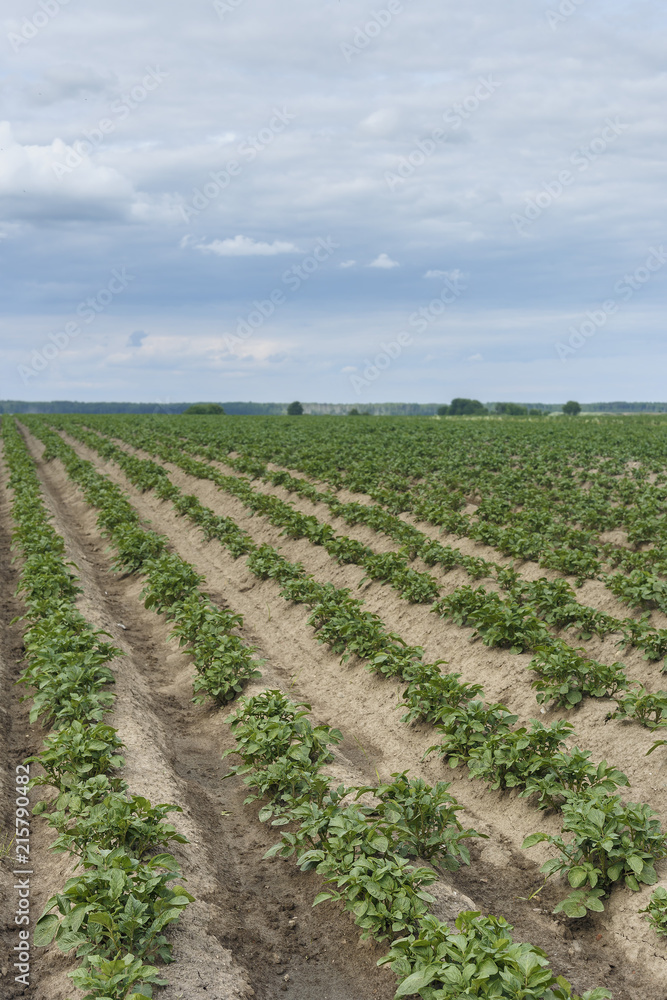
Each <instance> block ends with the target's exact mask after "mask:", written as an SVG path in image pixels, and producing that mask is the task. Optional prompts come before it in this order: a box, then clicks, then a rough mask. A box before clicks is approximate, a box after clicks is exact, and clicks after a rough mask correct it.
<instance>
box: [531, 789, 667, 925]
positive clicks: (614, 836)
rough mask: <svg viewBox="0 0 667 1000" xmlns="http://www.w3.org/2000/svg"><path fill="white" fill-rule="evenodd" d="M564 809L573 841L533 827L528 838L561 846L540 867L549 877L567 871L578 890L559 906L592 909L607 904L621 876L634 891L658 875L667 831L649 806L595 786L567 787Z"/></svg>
mask: <svg viewBox="0 0 667 1000" xmlns="http://www.w3.org/2000/svg"><path fill="white" fill-rule="evenodd" d="M562 812H563V832H564V833H569V834H571V839H570V840H569V841H566V840H565V839H564V837H563V836H562V835H560V834H559V835H558V836H549V835H548V834H546V833H533V834H531V835H530V836H529V837H526V839H525V840H524V843H523V846H524V849H525V848H529V847H533V846H534V845H535V844H538V843H541V842H542V841H546V842H547V843H548V844H550V845H551V846H552V847H555V848H556V850H557V851H558V854H559V856H558V857H556V858H554V859H552V860H551V861H547V862H546V864H544V865H543V866H542V869H541V870H542V872H544V874H545V875H547V876H548V877H551V876H552V875H554V874H556V873H563V874H565V875H567V878H568V881H569V883H570V886H571V887H572V889H573V890H574V892H572V893H571V894H570V895H569V896H568V897H566V898H565V899H564V900H562V902H560V903H559V904H558V906H557V907H556V909H555V910H554V912H556V913H557V912H560V911H561V910H562V911H563V912H564V913H566V914H567V916H569V917H583V916H585V915H586V911H587V910H602V909H603V908H604V907H603V904H602V901H601V898H600V897H602V896H604V895H606V894H607V893H608V892H609V891H610V889H611V888H612V886H613V885H614V883H616V882H618V881H619V880H621V879H623V881H624V882H625V885H626V886H627V887H628V888H629V889H632V890H634V891H635V892H636V891H638V889H639V885H640V883H643V884H645V885H653V884H654V883H655V882H656V881H657V875H656V872H655V862H656V861H657V860H659V859H660V858H662V857H664V856H665V855H666V854H667V846H666V845H667V837H666V836H665V834H664V833H663V832H662V830H661V828H660V823H659V822H658V820H657V819H656V818H655V814H654V813H653V811H652V810H651V809H650V808H649V806H647V805H643V804H637V803H628V804H624V803H623V802H622V801H621V798H620V796H618V795H608V794H605V793H604V792H603V791H602V790H601V789H599V788H592V789H589V790H587V791H586V792H585V793H572V792H568V793H566V795H565V801H564V803H563V805H562Z"/></svg>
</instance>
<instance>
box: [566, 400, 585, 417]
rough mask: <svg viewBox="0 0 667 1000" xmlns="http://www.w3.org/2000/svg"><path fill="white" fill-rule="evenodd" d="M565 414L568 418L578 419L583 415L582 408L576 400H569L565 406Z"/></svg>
mask: <svg viewBox="0 0 667 1000" xmlns="http://www.w3.org/2000/svg"><path fill="white" fill-rule="evenodd" d="M563 413H564V414H565V415H566V416H567V417H576V416H578V415H579V414H580V413H581V406H580V405H579V403H577V402H576V401H575V400H574V399H568V401H567V403H565V404H564V405H563Z"/></svg>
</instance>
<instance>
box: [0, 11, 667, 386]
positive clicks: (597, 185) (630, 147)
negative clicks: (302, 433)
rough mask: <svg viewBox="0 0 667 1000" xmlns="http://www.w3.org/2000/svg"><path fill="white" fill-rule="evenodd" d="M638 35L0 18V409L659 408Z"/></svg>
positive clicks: (658, 27) (586, 20) (655, 184)
mask: <svg viewBox="0 0 667 1000" xmlns="http://www.w3.org/2000/svg"><path fill="white" fill-rule="evenodd" d="M666 21H667V11H666V9H665V6H664V3H659V2H658V0H624V2H623V3H621V2H618V0H553V2H550V0H506V2H504V3H499V2H498V0H476V2H473V3H461V2H460V0H457V2H452V0H376V2H371V0H368V2H366V0H356V2H352V0H292V2H291V3H290V4H288V5H285V4H278V3H277V2H276V0H193V2H192V3H190V4H183V3H180V2H179V3H176V2H174V0H159V2H158V0H145V2H144V3H141V4H137V3H136V0H132V2H130V0H113V2H112V0H92V2H88V3H85V2H84V0H6V3H4V4H3V10H2V19H1V20H0V27H1V31H0V35H1V37H0V46H1V47H2V52H3V58H2V60H1V61H0V66H2V69H0V85H1V87H2V97H3V102H2V105H3V112H2V115H1V117H2V119H3V121H2V122H1V123H0V211H1V220H2V221H1V223H0V237H1V238H2V239H1V242H0V253H2V255H3V261H2V273H3V277H4V283H3V284H4V288H3V309H2V317H1V319H0V324H1V325H0V346H1V348H2V358H3V364H2V369H1V371H0V398H13V399H34V400H40V399H78V400H105V399H107V400H110V399H116V400H134V401H140V400H143V401H149V402H173V401H180V400H193V399H214V400H225V399H254V400H264V401H269V400H290V399H293V398H300V399H305V400H319V401H323V402H324V401H326V402H334V401H336V402H357V401H359V402H362V403H363V402H380V401H387V400H401V401H412V402H433V401H436V402H440V401H448V400H449V399H451V398H452V396H457V395H463V396H474V397H477V398H481V399H483V400H489V399H510V400H518V401H521V400H524V401H536V400H542V401H544V402H558V401H562V400H563V399H567V398H575V399H580V400H582V401H588V402H590V401H595V400H611V399H627V400H664V399H667V389H666V388H665V384H664V371H665V362H666V361H667V357H666V355H667V346H666V344H665V336H664V330H665V303H666V301H667V266H666V265H667V232H666V231H665V214H666V213H665V209H666V197H667V185H666V182H665V167H664V159H665V155H664V154H665V147H666V142H665V125H664V109H665V105H666V101H667V71H666V68H665V60H664V31H665V26H666ZM663 241H664V246H663Z"/></svg>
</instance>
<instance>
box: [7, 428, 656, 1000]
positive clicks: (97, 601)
mask: <svg viewBox="0 0 667 1000" xmlns="http://www.w3.org/2000/svg"><path fill="white" fill-rule="evenodd" d="M0 430H1V441H2V455H1V460H0V479H1V481H2V489H1V490H0V504H1V510H0V546H1V548H2V553H1V560H2V574H3V579H2V582H3V587H2V616H1V620H0V627H1V629H2V642H1V645H0V671H1V672H2V684H3V687H2V692H3V698H2V706H1V710H2V715H3V725H2V727H0V731H1V733H2V736H1V739H2V745H3V755H4V761H5V767H4V768H3V772H2V818H3V831H2V835H1V836H0V848H1V853H2V855H3V858H2V864H1V865H0V870H1V871H2V884H1V886H0V893H1V897H2V912H3V914H4V915H5V919H4V920H3V924H2V938H3V951H2V956H1V957H0V967H1V968H0V972H1V976H0V995H1V996H2V998H3V1000H4V998H6V1000H11V998H14V997H23V996H26V997H28V996H30V997H32V998H34V1000H66V998H71V1000H83V998H86V1000H139V998H142V997H150V996H153V997H155V998H164V1000H248V998H250V997H255V998H257V1000H272V998H278V997H283V996H286V997H292V998H294V1000H374V998H377V1000H391V998H393V997H394V996H396V997H421V998H423V1000H463V998H469V997H479V998H494V1000H505V998H506V1000H566V998H570V1000H582V998H583V1000H603V998H606V997H613V998H614V1000H666V998H667V728H666V729H665V733H664V738H663V733H662V729H663V727H667V679H666V680H663V676H662V674H663V672H664V671H665V670H667V420H665V418H663V417H627V418H626V417H609V418H602V419H599V418H595V417H583V416H579V417H574V418H567V417H559V418H553V419H548V418H541V419H522V418H517V419H512V418H504V419H498V418H479V419H478V418H470V419H468V418H444V419H426V418H416V417H413V418H389V417H387V418H367V419H361V418H342V417H311V416H302V417H206V416H204V417H202V416H199V417H197V416H188V417H172V416H151V417H136V416H122V415H121V416H90V417H89V416H86V417H84V416H58V415H49V416H34V415H22V416H21V417H20V418H18V417H17V418H13V417H9V416H6V417H3V419H2V425H1V428H0ZM663 687H664V690H663Z"/></svg>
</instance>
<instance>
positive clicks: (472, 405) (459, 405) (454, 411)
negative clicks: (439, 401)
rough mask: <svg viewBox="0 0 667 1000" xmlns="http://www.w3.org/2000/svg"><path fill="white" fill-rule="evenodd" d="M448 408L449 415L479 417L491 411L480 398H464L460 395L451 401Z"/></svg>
mask: <svg viewBox="0 0 667 1000" xmlns="http://www.w3.org/2000/svg"><path fill="white" fill-rule="evenodd" d="M447 409H448V412H447V414H446V416H448V417H479V416H483V415H484V414H486V413H488V412H489V411H488V410H487V408H486V407H485V406H484V405H483V404H482V403H480V401H479V400H478V399H464V398H460V397H458V396H457V397H456V399H453V400H452V401H451V403H450V404H449V407H448V408H447ZM438 412H440V411H438Z"/></svg>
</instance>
